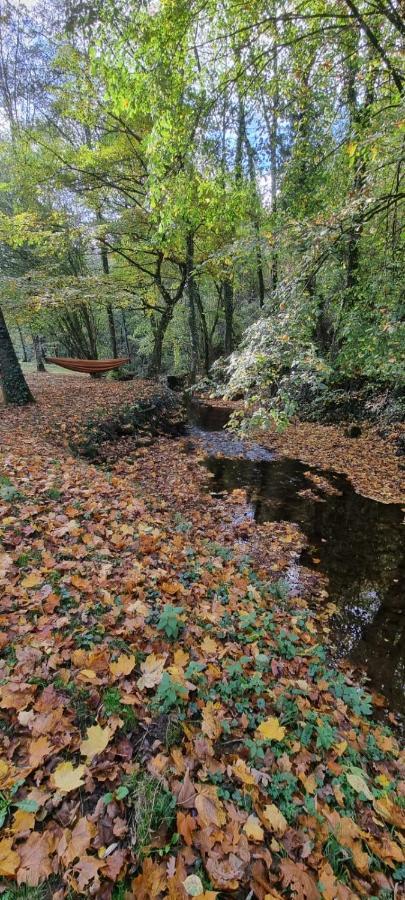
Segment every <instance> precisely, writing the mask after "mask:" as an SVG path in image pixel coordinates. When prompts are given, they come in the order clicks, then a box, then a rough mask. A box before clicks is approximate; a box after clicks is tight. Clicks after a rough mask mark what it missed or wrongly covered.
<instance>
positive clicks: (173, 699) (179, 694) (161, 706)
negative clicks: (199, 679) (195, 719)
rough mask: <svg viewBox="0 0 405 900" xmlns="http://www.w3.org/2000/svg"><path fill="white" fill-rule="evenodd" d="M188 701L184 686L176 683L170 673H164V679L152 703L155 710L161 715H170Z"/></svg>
mask: <svg viewBox="0 0 405 900" xmlns="http://www.w3.org/2000/svg"><path fill="white" fill-rule="evenodd" d="M186 699H187V691H186V689H185V688H184V687H183V685H182V684H179V682H178V681H175V680H174V678H172V677H171V675H169V674H168V672H164V674H163V678H162V680H161V682H160V684H159V687H158V689H157V691H156V694H155V697H154V699H153V701H152V706H153V708H154V709H156V710H159V712H160V713H168V712H170V710H171V709H173V708H174V707H176V706H179V704H180V703H183V702H184V700H186Z"/></svg>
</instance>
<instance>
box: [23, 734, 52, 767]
mask: <svg viewBox="0 0 405 900" xmlns="http://www.w3.org/2000/svg"><path fill="white" fill-rule="evenodd" d="M51 750H52V745H51V744H50V742H49V740H48V738H47V737H44V736H43V737H39V738H35V739H34V740H33V741H31V743H30V745H29V751H28V752H29V756H28V761H29V764H30V766H32V767H33V768H37V767H38V766H39V765H41V763H42V761H43V760H44V759H45V757H46V756H48V754H49V753H50V751H51Z"/></svg>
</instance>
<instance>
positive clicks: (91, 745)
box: [80, 725, 111, 762]
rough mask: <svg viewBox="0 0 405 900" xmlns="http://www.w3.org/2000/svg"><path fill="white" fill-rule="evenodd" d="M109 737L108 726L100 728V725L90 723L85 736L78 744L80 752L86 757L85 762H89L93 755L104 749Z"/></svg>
mask: <svg viewBox="0 0 405 900" xmlns="http://www.w3.org/2000/svg"><path fill="white" fill-rule="evenodd" d="M110 738H111V731H110V729H109V728H108V726H107V728H102V727H101V725H91V727H90V728H88V729H87V737H86V739H85V740H84V741H82V742H81V744H80V753H81V754H82V756H85V757H86V760H87V762H91V760H92V759H93V758H94V756H97V754H98V753H102V752H103V750H105V748H106V746H107V744H108V742H109V740H110Z"/></svg>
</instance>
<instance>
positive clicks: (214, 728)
mask: <svg viewBox="0 0 405 900" xmlns="http://www.w3.org/2000/svg"><path fill="white" fill-rule="evenodd" d="M220 710H221V704H220V703H213V702H212V701H211V700H210V701H209V702H208V703H207V704H206V706H204V709H203V711H202V726H201V730H202V731H203V733H204V734H206V735H207V737H209V738H212V739H213V740H216V738H218V737H219V735H220V734H221V731H222V722H221V716H220Z"/></svg>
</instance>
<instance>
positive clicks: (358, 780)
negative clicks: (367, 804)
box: [346, 772, 374, 800]
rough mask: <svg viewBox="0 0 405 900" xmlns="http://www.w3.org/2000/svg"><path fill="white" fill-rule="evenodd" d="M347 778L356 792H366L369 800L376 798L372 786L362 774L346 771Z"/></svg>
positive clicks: (365, 794)
mask: <svg viewBox="0 0 405 900" xmlns="http://www.w3.org/2000/svg"><path fill="white" fill-rule="evenodd" d="M346 778H347V781H348V782H349V784H350V787H352V788H353V790H354V791H356V794H364V796H365V797H367V800H373V799H374V798H373V795H372V793H371V791H370V788H369V786H368V784H367V782H366V781H365V780H364V778H363V776H362V775H356V774H355V773H354V772H346Z"/></svg>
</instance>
